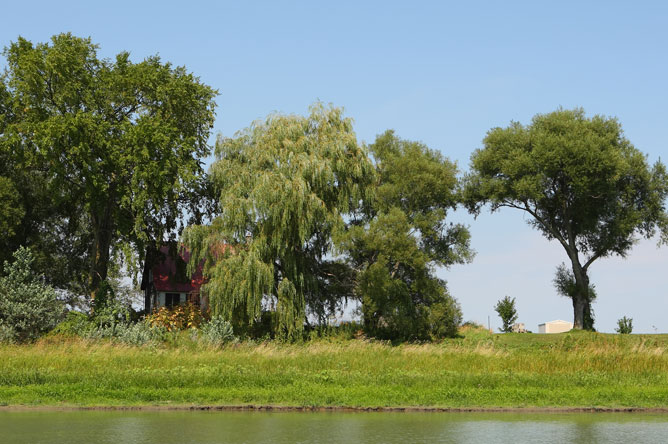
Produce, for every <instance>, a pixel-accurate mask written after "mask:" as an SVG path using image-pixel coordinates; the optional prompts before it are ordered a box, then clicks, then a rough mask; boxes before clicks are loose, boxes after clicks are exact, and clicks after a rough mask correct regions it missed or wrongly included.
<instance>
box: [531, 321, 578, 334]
mask: <svg viewBox="0 0 668 444" xmlns="http://www.w3.org/2000/svg"><path fill="white" fill-rule="evenodd" d="M572 329H573V323H572V322H568V321H562V320H561V319H557V320H556V321H550V322H546V323H544V324H538V333H563V332H565V331H569V330H572Z"/></svg>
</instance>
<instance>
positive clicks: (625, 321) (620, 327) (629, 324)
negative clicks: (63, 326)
mask: <svg viewBox="0 0 668 444" xmlns="http://www.w3.org/2000/svg"><path fill="white" fill-rule="evenodd" d="M615 331H616V332H617V333H619V334H621V335H628V334H631V332H632V331H633V318H627V317H626V316H624V317H623V318H621V319H618V320H617V328H616V329H615Z"/></svg>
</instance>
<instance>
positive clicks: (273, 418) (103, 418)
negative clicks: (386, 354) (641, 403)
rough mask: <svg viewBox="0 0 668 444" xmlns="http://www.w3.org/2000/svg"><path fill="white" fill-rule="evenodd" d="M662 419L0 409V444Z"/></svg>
mask: <svg viewBox="0 0 668 444" xmlns="http://www.w3.org/2000/svg"><path fill="white" fill-rule="evenodd" d="M666 442H668V415H651V414H608V413H601V414H591V413H590V414H515V413H495V414H489V413H265V412H106V411H65V412H53V411H51V412H34V411H32V412H30V411H24V412H21V411H0V443H2V444H5V443H7V444H10V443H11V444H23V443H26V444H27V443H30V444H41V443H58V444H60V443H68V444H90V443H114V444H116V443H138V444H171V443H179V444H181V443H198V444H213V443H234V444H237V443H248V444H259V443H275V444H283V443H286V444H287V443H291V444H292V443H373V444H391V443H401V444H410V443H430V444H431V443H509V444H510V443H512V444H516V443H578V444H587V443H624V444H629V443H631V444H639V443H666Z"/></svg>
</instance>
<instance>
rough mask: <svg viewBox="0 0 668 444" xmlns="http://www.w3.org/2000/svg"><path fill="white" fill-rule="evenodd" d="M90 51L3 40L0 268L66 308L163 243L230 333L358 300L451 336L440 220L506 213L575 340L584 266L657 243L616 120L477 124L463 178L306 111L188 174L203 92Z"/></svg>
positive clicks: (260, 127) (446, 236)
mask: <svg viewBox="0 0 668 444" xmlns="http://www.w3.org/2000/svg"><path fill="white" fill-rule="evenodd" d="M97 51H98V46H97V45H95V44H94V43H92V42H91V40H90V39H85V38H78V37H75V36H72V35H71V34H60V35H57V36H54V37H53V38H52V39H51V41H50V42H48V43H39V44H33V43H31V42H29V41H27V40H25V39H23V38H19V39H18V40H17V41H16V42H13V43H11V44H10V45H9V46H8V47H7V48H5V50H4V52H3V55H4V56H5V58H6V61H7V63H6V64H7V66H6V69H5V71H4V72H3V73H2V75H1V76H0V261H7V265H6V267H7V268H6V269H7V270H9V272H11V270H12V268H11V265H10V262H11V257H12V254H14V252H16V251H18V250H19V249H20V247H21V246H25V247H28V248H29V249H30V251H31V255H32V256H31V261H32V262H31V263H32V266H33V268H34V269H35V271H36V272H37V274H38V275H40V276H43V279H44V281H45V284H48V285H49V286H51V287H53V288H55V289H56V290H57V291H56V293H57V294H58V297H59V298H61V299H66V300H67V302H68V303H69V304H70V305H71V306H76V305H77V304H78V305H81V306H87V305H90V302H91V301H94V300H95V299H96V298H98V299H100V297H101V294H102V293H104V292H105V291H106V288H108V286H109V282H113V281H114V279H117V277H118V276H119V275H120V274H121V264H122V263H125V265H126V266H129V267H130V271H131V272H132V273H134V274H136V273H137V271H138V267H139V265H140V264H142V263H143V262H144V261H146V260H148V261H151V260H154V258H153V257H152V256H151V255H150V254H148V255H147V252H150V251H156V250H157V249H158V248H159V247H160V246H161V245H163V244H165V243H168V242H172V243H175V242H177V243H180V244H182V245H184V246H185V248H188V249H189V250H190V251H191V253H192V259H191V261H190V264H189V266H190V268H191V271H193V267H196V266H198V264H201V263H203V264H204V274H205V275H206V276H207V279H208V282H207V284H206V285H205V286H204V287H203V291H205V292H206V293H207V294H208V295H209V300H210V309H211V312H212V314H215V315H217V316H220V317H222V318H224V319H226V320H227V321H229V322H230V323H231V324H232V326H233V327H234V329H235V332H240V333H243V332H249V331H252V327H253V325H254V324H256V323H258V322H261V320H262V318H263V317H265V318H266V317H268V318H269V321H268V322H269V325H270V329H271V332H272V335H274V336H277V337H288V338H289V337H296V336H298V335H299V334H301V332H302V331H303V329H304V328H308V327H309V325H310V324H312V323H324V322H326V320H327V318H328V317H329V316H330V315H332V314H333V313H337V312H340V311H341V310H342V308H343V307H344V305H345V304H346V303H347V302H348V301H358V302H359V305H360V312H361V315H362V320H363V327H364V330H365V332H366V334H368V335H370V336H373V337H378V338H385V339H399V340H418V339H429V338H439V337H445V336H452V335H454V334H456V331H457V327H458V326H459V324H460V323H461V310H460V307H459V304H458V303H457V301H456V299H455V298H454V297H453V296H452V295H450V293H449V292H448V289H447V286H446V283H445V282H444V281H443V280H441V279H439V278H438V277H437V276H436V270H437V268H439V267H448V266H450V265H452V264H458V263H460V264H461V263H467V262H470V261H471V260H472V258H473V252H472V250H471V247H470V232H469V229H468V227H466V226H463V225H461V224H454V223H451V222H449V221H448V213H449V212H450V211H452V210H454V209H456V208H457V207H460V206H461V207H463V208H466V209H468V210H469V211H470V212H471V213H473V214H475V215H478V214H480V212H481V211H482V210H483V208H489V209H490V210H491V211H492V212H493V211H496V210H498V209H500V208H502V207H509V208H514V209H518V210H521V211H523V212H526V213H527V214H528V215H529V216H530V217H529V219H528V221H529V224H530V225H531V226H533V227H534V228H536V229H537V230H539V231H540V232H541V233H542V234H543V235H544V236H545V237H546V238H548V239H549V240H556V241H557V242H559V244H561V245H562V247H563V249H564V252H565V253H566V255H565V256H566V257H567V259H568V263H569V265H568V266H567V265H565V264H564V265H562V266H560V267H559V268H558V271H557V276H556V278H555V283H556V285H557V289H558V291H559V293H560V294H562V295H564V296H567V297H569V298H570V299H571V300H572V303H573V313H574V325H575V328H585V329H592V328H593V322H594V316H593V312H592V310H591V303H592V300H593V299H594V297H595V290H594V286H593V285H592V284H591V283H590V281H589V274H588V273H589V268H590V266H591V265H592V264H593V263H594V262H595V261H596V260H598V259H600V258H604V257H608V256H611V255H618V256H622V257H623V256H625V255H626V254H627V253H628V252H629V251H630V249H631V248H632V246H633V244H634V242H635V241H636V239H637V238H638V237H640V236H643V237H647V238H650V237H652V236H654V235H655V234H657V233H659V234H661V240H662V242H666V241H668V213H667V212H666V197H667V196H668V174H667V173H666V169H665V166H664V165H663V164H662V163H661V162H656V163H655V164H654V165H649V164H648V162H647V158H646V156H645V155H644V154H643V153H642V152H640V151H639V150H638V149H636V148H635V147H634V146H633V145H632V144H631V142H630V141H629V140H627V139H626V138H625V136H624V133H623V131H622V127H621V124H620V123H619V122H618V120H617V119H615V118H610V117H605V116H600V115H595V116H593V117H589V116H587V115H586V114H585V112H584V111H583V110H582V109H573V110H565V109H558V110H556V111H554V112H551V113H548V114H538V115H536V116H535V117H534V118H533V120H532V121H531V123H529V124H527V125H523V124H520V123H517V122H513V123H511V124H510V125H509V126H507V127H505V128H493V129H491V130H490V131H489V132H488V133H487V135H486V136H485V138H484V140H483V146H482V148H480V149H477V150H475V151H474V152H473V154H472V156H471V164H470V170H469V171H468V172H466V173H462V172H460V171H459V170H458V168H457V166H456V165H455V164H454V163H453V162H452V161H450V160H449V159H448V158H446V157H444V156H443V155H442V154H441V153H440V152H438V151H436V150H433V149H431V148H429V147H428V146H426V145H425V144H423V143H420V142H416V141H409V140H404V139H401V138H400V137H399V136H397V135H396V134H395V133H394V132H393V131H391V130H390V131H386V132H385V133H383V134H381V135H379V136H378V137H377V138H376V140H375V141H374V142H373V143H371V144H369V145H365V144H362V143H360V142H359V141H358V140H357V137H356V135H355V133H354V131H353V125H352V121H351V120H350V119H349V118H347V117H345V116H344V115H343V112H342V110H341V109H340V108H336V107H334V106H325V105H323V104H321V103H316V104H314V105H313V106H312V107H311V109H310V111H309V113H308V115H306V116H298V115H283V114H274V115H270V116H268V117H267V118H266V119H265V120H262V121H257V122H253V123H252V124H251V125H250V126H249V127H248V128H246V129H245V130H243V131H241V132H239V133H238V134H236V135H235V136H234V137H231V138H225V137H222V136H219V137H218V139H217V140H216V142H215V147H214V154H215V161H214V162H213V164H212V165H211V168H210V170H209V171H208V172H206V171H205V170H204V167H203V159H204V158H205V157H206V156H208V155H209V154H210V153H211V147H210V146H209V145H208V139H209V136H210V133H211V129H212V126H213V122H214V118H215V102H214V99H215V97H216V95H217V91H216V90H215V89H213V88H211V87H210V86H207V85H205V84H203V83H202V82H201V81H200V79H199V78H197V77H196V76H194V75H193V74H192V73H190V72H188V71H187V70H186V68H185V67H175V66H172V65H171V64H170V63H166V62H163V61H162V60H161V59H160V58H159V57H157V56H152V57H148V58H146V59H145V60H143V61H141V62H139V63H135V62H132V61H131V60H130V57H129V53H127V52H123V53H120V54H118V55H117V56H116V57H115V59H113V60H111V59H102V58H100V57H99V56H98V53H97ZM222 244H225V245H229V246H230V248H226V249H221V248H220V245H222ZM21 254H23V253H21ZM132 267H134V269H133V268H132ZM9 272H8V273H9ZM2 282H3V285H4V286H11V285H12V283H11V282H9V281H8V280H7V279H4V280H3V281H2ZM7 291H8V290H7V289H6V288H0V293H1V294H5V293H6V292H7ZM3 316H4V313H0V321H1V320H2V318H3Z"/></svg>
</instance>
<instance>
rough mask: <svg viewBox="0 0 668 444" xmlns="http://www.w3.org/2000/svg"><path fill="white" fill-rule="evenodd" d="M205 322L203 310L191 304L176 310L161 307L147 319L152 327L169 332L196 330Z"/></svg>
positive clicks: (177, 307)
mask: <svg viewBox="0 0 668 444" xmlns="http://www.w3.org/2000/svg"><path fill="white" fill-rule="evenodd" d="M205 320H206V319H205V316H204V313H202V310H201V309H200V308H199V307H198V306H197V305H195V304H193V303H191V302H188V303H187V304H184V305H177V306H176V307H174V308H167V307H160V308H159V309H157V310H155V311H154V312H153V313H151V314H150V315H149V316H147V317H146V322H147V323H148V324H149V325H150V326H151V327H164V328H166V329H167V331H175V330H184V329H188V328H192V329H196V328H198V327H199V326H200V325H201V324H202V323H203V322H204V321H205Z"/></svg>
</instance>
